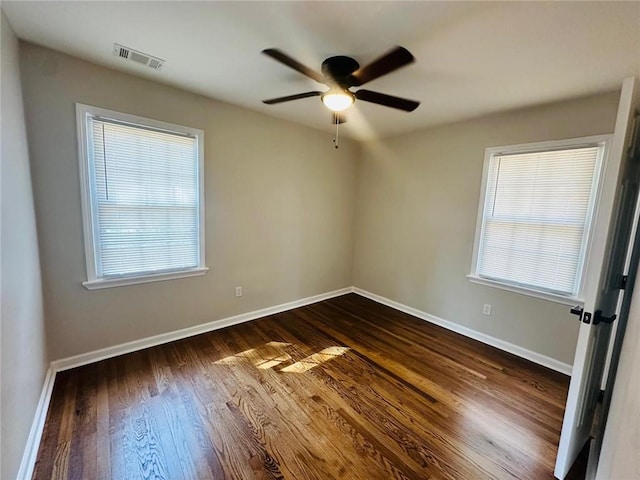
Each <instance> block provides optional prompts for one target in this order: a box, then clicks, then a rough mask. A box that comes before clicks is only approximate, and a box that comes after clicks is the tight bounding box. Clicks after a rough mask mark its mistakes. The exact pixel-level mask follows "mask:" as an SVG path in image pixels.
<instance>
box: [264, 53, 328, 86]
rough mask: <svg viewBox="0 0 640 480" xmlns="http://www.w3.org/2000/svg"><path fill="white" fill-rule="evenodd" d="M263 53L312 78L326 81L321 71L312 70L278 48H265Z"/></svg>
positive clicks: (320, 81) (322, 81)
mask: <svg viewBox="0 0 640 480" xmlns="http://www.w3.org/2000/svg"><path fill="white" fill-rule="evenodd" d="M262 53H264V54H265V55H268V56H269V57H271V58H273V59H274V60H277V61H278V62H280V63H283V64H285V65H286V66H287V67H289V68H293V69H294V70H296V71H298V72H300V73H301V74H303V75H306V76H307V77H309V78H312V79H313V80H315V81H316V82H319V83H325V80H324V76H323V75H322V74H321V73H320V72H316V71H315V70H312V69H311V68H309V67H307V66H305V65H303V64H301V63H300V62H298V61H297V60H294V59H293V58H291V57H290V56H289V55H287V54H286V53H284V52H282V51H280V50H278V49H277V48H267V49H266V50H263V51H262Z"/></svg>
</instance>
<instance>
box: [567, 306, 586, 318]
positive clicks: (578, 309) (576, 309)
mask: <svg viewBox="0 0 640 480" xmlns="http://www.w3.org/2000/svg"><path fill="white" fill-rule="evenodd" d="M583 311H584V309H583V308H582V307H581V306H580V305H576V306H575V307H571V310H569V312H570V313H571V315H577V316H578V320H580V321H582V312H583Z"/></svg>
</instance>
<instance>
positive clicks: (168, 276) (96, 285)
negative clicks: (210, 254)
mask: <svg viewBox="0 0 640 480" xmlns="http://www.w3.org/2000/svg"><path fill="white" fill-rule="evenodd" d="M208 271H209V268H208V267H199V268H192V269H189V270H180V271H179V272H167V273H155V274H151V275H141V276H138V277H120V278H102V279H99V280H89V281H86V282H82V285H83V286H84V288H86V289H87V290H99V289H101V288H112V287H124V286H126V285H138V284H140V283H151V282H162V281H165V280H174V279H176V278H188V277H197V276H200V275H204V274H205V273H207V272H208Z"/></svg>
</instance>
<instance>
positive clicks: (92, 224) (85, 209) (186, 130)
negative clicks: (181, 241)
mask: <svg viewBox="0 0 640 480" xmlns="http://www.w3.org/2000/svg"><path fill="white" fill-rule="evenodd" d="M92 117H102V118H106V119H110V120H114V121H116V122H120V123H125V124H130V125H131V126H133V127H140V128H146V129H151V130H159V131H165V132H169V133H178V134H182V135H189V136H193V137H195V138H196V145H197V146H196V148H197V154H198V171H197V185H198V242H199V245H198V247H199V249H198V250H199V255H198V256H199V259H198V266H196V267H190V268H183V269H177V270H172V271H167V272H160V273H142V274H141V273H136V274H131V275H122V276H109V277H99V276H98V275H97V271H98V268H97V265H98V260H99V257H98V256H99V255H100V248H98V247H97V242H98V236H97V232H98V217H97V215H96V208H97V196H96V192H95V189H94V188H93V185H94V184H95V179H93V178H92V172H91V156H92V147H93V144H92V143H91V134H90V131H89V130H90V128H89V120H90V118H92ZM76 126H77V139H78V159H79V163H80V195H81V204H82V228H83V234H84V251H85V263H86V269H87V280H86V281H83V282H82V285H83V286H84V287H85V288H86V289H87V290H95V289H101V288H110V287H120V286H125V285H136V284H141V283H149V282H157V281H163V280H172V279H176V278H186V277H193V276H199V275H204V274H205V273H207V271H208V270H209V268H208V267H206V263H205V215H204V207H205V198H204V131H203V130H199V129H196V128H191V127H185V126H182V125H176V124H172V123H168V122H163V121H160V120H154V119H151V118H146V117H141V116H138V115H132V114H128V113H122V112H117V111H114V110H108V109H105V108H100V107H94V106H92V105H85V104H82V103H76Z"/></svg>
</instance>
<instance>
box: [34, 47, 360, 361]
mask: <svg viewBox="0 0 640 480" xmlns="http://www.w3.org/2000/svg"><path fill="white" fill-rule="evenodd" d="M21 53H22V58H21V61H22V75H23V88H24V91H25V108H26V115H27V123H28V125H29V145H30V149H31V157H32V161H33V179H34V191H35V201H36V210H37V213H38V215H37V217H38V228H39V233H40V242H41V257H42V266H43V278H44V293H45V305H46V312H47V322H48V324H47V325H48V331H49V335H48V338H49V346H50V351H51V356H52V358H53V359H59V358H64V357H68V356H71V355H74V354H79V353H83V352H88V351H92V350H95V349H99V348H103V347H108V346H113V345H117V344H119V343H122V342H126V341H131V340H137V339H141V338H144V337H148V336H151V335H156V334H160V333H164V332H170V331H174V330H177V329H180V328H185V327H189V326H193V325H198V324H202V323H205V322H210V321H213V320H216V319H220V318H224V317H227V316H230V315H235V314H239V313H244V312H249V311H253V310H256V309H259V308H263V307H269V306H273V305H277V304H280V303H284V302H288V301H292V300H296V299H300V298H304V297H308V296H311V295H315V294H320V293H324V292H328V291H331V290H335V289H339V288H342V287H347V286H349V285H351V255H352V253H351V247H352V229H353V205H354V203H355V198H354V192H355V181H356V158H357V155H358V152H359V149H358V145H357V144H356V143H355V142H351V141H348V140H344V139H343V141H342V142H341V145H340V150H337V151H336V150H335V149H334V148H333V146H332V143H331V138H332V137H331V133H322V132H319V131H315V130H311V129H308V128H305V127H301V126H297V125H294V124H291V123H288V122H285V121H282V120H275V119H273V118H271V117H267V116H264V115H261V114H257V113H253V112H250V111H248V110H245V109H241V108H238V107H234V106H231V105H228V104H225V103H221V102H217V101H214V100H211V99H208V98H205V97H202V96H199V95H195V94H191V93H188V92H185V91H182V90H178V89H175V88H171V87H168V86H165V85H161V84H159V83H155V82H151V81H148V80H144V79H141V78H137V77H133V76H131V75H127V74H124V73H119V72H116V71H113V70H109V69H106V68H103V67H99V66H97V65H94V64H90V63H87V62H84V61H81V60H78V59H75V58H72V57H69V56H66V55H63V54H59V53H56V52H53V51H51V50H48V49H45V48H41V47H37V46H34V45H29V44H23V45H22V52H21ZM158 75H161V73H158ZM75 102H80V103H85V104H89V105H94V106H98V107H104V108H108V109H112V110H117V111H121V112H126V113H131V114H135V115H141V116H145V117H149V118H154V119H157V120H162V121H166V122H172V123H177V124H182V125H186V126H190V127H195V128H200V129H203V130H204V132H205V196H206V210H205V214H206V257H207V264H208V266H209V267H210V271H209V272H208V273H207V274H206V275H204V276H201V277H194V278H187V279H180V280H172V281H165V282H156V283H149V284H143V285H135V286H128V287H117V288H109V289H104V290H95V291H87V290H85V289H84V287H82V285H81V282H82V281H83V280H85V279H86V270H85V257H84V250H83V236H82V235H83V234H82V223H81V210H80V209H81V207H80V187H79V185H80V184H79V178H78V156H77V146H76V145H77V144H76V124H75V106H74V103H75ZM235 286H242V287H243V288H244V296H243V297H240V298H236V297H235V295H234V287H235Z"/></svg>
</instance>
